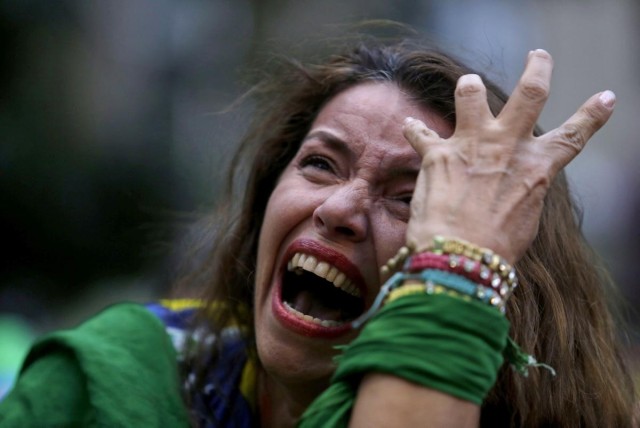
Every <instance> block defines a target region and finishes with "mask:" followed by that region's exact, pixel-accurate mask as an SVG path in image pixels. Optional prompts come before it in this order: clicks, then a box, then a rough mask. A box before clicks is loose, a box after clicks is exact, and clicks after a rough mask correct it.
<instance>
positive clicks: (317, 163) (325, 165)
mask: <svg viewBox="0 0 640 428" xmlns="http://www.w3.org/2000/svg"><path fill="white" fill-rule="evenodd" d="M300 166H301V167H302V168H305V167H311V168H316V169H320V170H323V171H329V172H331V171H333V166H332V165H331V162H330V161H329V159H327V158H326V157H324V156H319V155H310V156H307V157H305V158H303V159H302V160H301V161H300Z"/></svg>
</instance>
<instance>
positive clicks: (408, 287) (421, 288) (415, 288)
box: [385, 281, 471, 304]
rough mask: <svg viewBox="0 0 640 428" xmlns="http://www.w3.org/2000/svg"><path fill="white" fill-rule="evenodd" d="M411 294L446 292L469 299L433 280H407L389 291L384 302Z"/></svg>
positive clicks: (459, 297) (469, 299)
mask: <svg viewBox="0 0 640 428" xmlns="http://www.w3.org/2000/svg"><path fill="white" fill-rule="evenodd" d="M412 294H446V295H448V296H452V297H455V298H457V299H462V300H464V301H467V302H468V301H471V297H470V296H467V295H465V294H461V293H458V292H457V291H454V290H451V289H449V288H447V287H445V286H442V285H440V284H434V283H433V282H427V283H423V282H410V281H407V282H405V284H404V285H402V286H400V287H398V288H396V289H395V290H391V291H390V292H389V295H388V296H387V299H386V300H385V304H387V303H391V302H393V301H394V300H397V299H399V298H400V297H404V296H409V295H412Z"/></svg>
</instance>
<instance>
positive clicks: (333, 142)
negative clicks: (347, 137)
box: [302, 130, 353, 156]
mask: <svg viewBox="0 0 640 428" xmlns="http://www.w3.org/2000/svg"><path fill="white" fill-rule="evenodd" d="M313 139H318V140H321V141H322V142H323V143H325V144H327V145H328V146H330V147H331V149H333V150H336V151H338V152H340V153H342V154H345V155H349V156H353V152H352V150H351V149H350V148H349V144H347V142H346V141H344V140H342V139H340V138H338V137H336V136H335V135H334V134H332V133H330V132H327V131H322V130H316V131H313V132H310V133H309V134H308V135H307V136H306V137H304V139H303V140H302V144H304V143H305V141H308V140H313Z"/></svg>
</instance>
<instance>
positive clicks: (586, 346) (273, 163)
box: [179, 38, 635, 427]
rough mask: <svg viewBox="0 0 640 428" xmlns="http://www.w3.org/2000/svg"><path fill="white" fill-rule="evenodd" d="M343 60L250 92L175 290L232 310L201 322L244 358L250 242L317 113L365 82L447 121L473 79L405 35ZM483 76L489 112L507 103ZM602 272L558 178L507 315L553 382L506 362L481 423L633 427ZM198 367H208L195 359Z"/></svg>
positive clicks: (275, 78)
mask: <svg viewBox="0 0 640 428" xmlns="http://www.w3.org/2000/svg"><path fill="white" fill-rule="evenodd" d="M342 52H343V53H341V54H334V55H330V56H328V58H325V59H323V60H322V61H318V62H315V63H314V64H312V65H302V64H300V63H298V62H295V61H283V62H282V64H281V65H280V66H279V67H278V69H277V70H273V69H272V70H269V72H268V73H265V74H267V79H266V80H265V81H263V82H261V83H260V84H258V85H257V86H255V87H254V88H253V89H252V90H251V91H250V95H252V97H253V99H254V100H255V103H256V104H255V105H256V110H255V111H256V113H255V115H254V120H253V123H252V124H251V126H250V128H249V130H248V132H247V134H246V136H245V138H244V139H243V141H242V143H241V145H240V148H239V150H238V152H237V155H236V156H235V157H234V159H233V161H232V163H231V167H230V172H229V175H228V183H227V186H226V187H225V189H224V197H223V198H222V202H221V204H220V208H219V209H218V210H217V211H216V212H215V213H213V214H212V215H211V216H210V218H209V220H208V232H206V233H204V235H203V236H205V238H204V239H203V240H202V242H201V245H200V247H199V248H197V247H196V248H195V249H194V250H193V251H191V252H190V253H189V256H190V257H196V255H197V254H202V253H203V251H204V256H200V257H199V260H200V263H198V266H197V267H196V268H195V269H193V270H192V271H191V272H190V273H189V274H188V275H185V276H184V277H183V278H182V280H181V281H180V285H181V287H180V288H179V289H182V290H184V286H185V285H186V286H188V287H189V288H191V289H193V288H196V289H199V290H204V291H203V296H202V297H203V298H204V299H205V300H206V301H227V302H234V303H239V305H236V304H230V305H227V306H225V307H224V309H223V310H218V311H216V315H215V317H213V318H212V317H210V316H206V317H203V318H206V322H207V325H208V328H209V329H210V330H211V331H213V332H218V331H219V330H220V327H221V326H224V325H227V323H228V322H229V320H231V319H234V320H235V321H239V322H240V323H241V324H242V325H244V326H246V328H247V330H246V331H247V338H248V341H247V342H248V345H247V346H248V348H249V349H248V351H249V352H254V350H253V347H254V340H253V334H254V333H253V319H252V311H251V310H249V311H246V310H237V308H238V307H244V308H247V307H248V308H252V305H253V293H254V280H255V278H254V269H255V263H256V252H257V245H258V236H259V233H260V227H261V225H262V220H263V216H264V212H265V208H266V205H267V201H268V199H269V196H270V194H271V192H272V190H273V189H274V186H275V185H276V182H277V180H278V177H279V175H280V173H281V172H282V171H283V169H284V168H285V166H286V165H287V163H288V162H289V161H290V160H291V159H292V158H293V156H294V154H295V153H296V151H297V150H298V147H299V145H300V142H301V141H302V139H303V138H304V136H305V134H306V133H307V132H308V130H309V128H310V126H311V123H312V121H313V120H314V118H315V117H316V115H317V114H318V111H319V110H320V109H321V108H322V107H323V105H324V104H325V103H326V102H327V101H328V100H329V99H330V98H331V97H333V96H334V95H336V94H337V93H339V92H340V91H342V90H344V89H346V88H348V87H350V86H353V85H356V84H359V83H361V82H366V81H385V82H393V83H395V84H396V85H398V86H399V87H400V88H401V89H402V90H403V91H405V92H406V93H407V94H409V95H410V96H412V97H413V98H414V99H415V101H416V102H417V103H420V104H421V105H423V106H425V107H427V108H429V109H432V110H433V111H436V112H438V113H439V114H440V115H441V116H442V117H444V118H445V119H446V120H447V121H449V122H450V123H451V124H452V125H455V120H456V115H455V107H454V90H455V87H456V82H457V80H458V78H459V77H460V76H462V75H463V74H467V73H476V74H481V73H478V72H477V71H474V70H471V69H470V68H468V67H467V66H465V65H463V64H462V63H461V62H460V61H458V60H455V59H453V58H452V57H451V56H449V55H445V54H443V53H441V52H438V51H436V50H434V49H427V48H425V47H424V45H423V44H422V42H416V41H410V40H406V39H405V40H401V41H393V42H389V41H387V40H379V39H375V38H361V39H359V40H358V41H357V42H356V43H355V44H353V43H352V44H351V46H346V47H344V49H342ZM481 75H482V74H481ZM483 80H484V82H485V85H486V86H487V96H488V101H489V105H490V107H491V110H492V111H493V113H494V114H497V113H498V112H499V111H500V110H501V109H502V107H503V106H504V105H505V102H506V100H507V96H506V95H505V94H504V93H503V92H502V91H501V90H500V89H499V88H498V87H497V86H496V85H494V84H493V83H491V82H490V81H489V80H488V79H486V78H484V79H483ZM537 132H538V133H539V132H540V131H539V130H537ZM243 171H248V177H247V176H244V177H243ZM236 201H239V202H240V203H237V202H236ZM598 266H599V265H598V262H597V259H596V257H594V254H593V253H592V251H591V249H590V247H589V246H588V245H587V244H586V242H585V240H584V239H583V236H582V234H581V231H580V226H579V214H578V213H577V210H576V209H575V205H574V203H573V202H572V198H571V195H570V193H569V189H568V185H567V180H566V178H565V175H564V173H560V174H559V175H558V177H557V178H556V179H555V181H554V183H553V184H552V186H551V188H550V189H549V192H548V195H547V197H546V199H545V205H544V210H543V213H542V218H541V220H540V227H539V231H538V234H537V236H536V238H535V240H534V242H533V244H532V245H531V247H530V248H529V250H528V251H527V252H526V254H525V256H524V257H523V258H522V259H521V260H520V261H519V262H518V263H517V268H518V272H519V276H520V282H521V286H520V287H519V288H518V289H517V290H516V291H515V294H514V295H513V297H512V298H511V299H510V301H509V303H508V308H507V317H508V319H509V321H510V322H511V333H510V335H511V337H512V338H513V339H514V340H515V341H516V342H517V343H518V344H519V345H520V346H521V347H522V349H523V350H525V351H526V352H528V353H531V354H533V355H535V356H536V358H537V359H538V360H539V361H543V362H545V363H547V364H549V365H551V366H553V367H554V368H555V370H556V371H557V376H555V377H553V376H552V375H551V374H550V373H549V372H548V371H546V370H537V369H534V370H530V373H529V375H528V377H524V376H521V375H519V374H517V373H515V372H514V371H513V370H511V369H510V368H509V366H508V365H506V364H505V366H504V367H503V368H502V369H501V371H500V373H499V376H498V380H497V382H496V384H495V386H494V388H493V390H492V391H491V392H490V394H489V395H488V397H487V398H486V400H485V402H484V405H483V407H482V413H481V415H482V416H481V425H482V426H523V427H539V426H585V427H614V426H615V427H624V426H631V425H632V413H633V407H634V402H635V395H634V394H635V393H634V387H633V383H632V381H631V379H630V376H629V375H628V372H627V371H626V370H627V369H626V366H625V363H624V359H623V358H622V354H621V347H620V345H619V341H618V339H617V328H616V325H615V323H614V321H613V318H612V315H611V311H610V307H609V303H610V302H609V300H610V299H609V298H608V296H610V295H611V292H612V291H613V290H614V289H613V288H612V287H611V285H610V284H611V283H610V281H609V280H608V278H607V277H606V275H603V269H601V268H599V267H598ZM199 361H200V362H199ZM194 364H195V365H196V366H197V365H198V364H200V366H201V367H196V369H199V370H200V371H204V370H206V367H202V365H203V364H204V363H202V360H198V359H195V360H194ZM206 364H211V360H207V362H206Z"/></svg>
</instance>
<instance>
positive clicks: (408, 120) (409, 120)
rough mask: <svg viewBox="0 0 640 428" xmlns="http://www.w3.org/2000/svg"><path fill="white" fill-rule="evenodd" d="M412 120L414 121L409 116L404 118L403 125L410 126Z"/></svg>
mask: <svg viewBox="0 0 640 428" xmlns="http://www.w3.org/2000/svg"><path fill="white" fill-rule="evenodd" d="M414 120H415V119H414V118H412V117H411V116H407V117H405V119H404V124H405V125H408V124H410V123H411V122H413V121H414Z"/></svg>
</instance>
